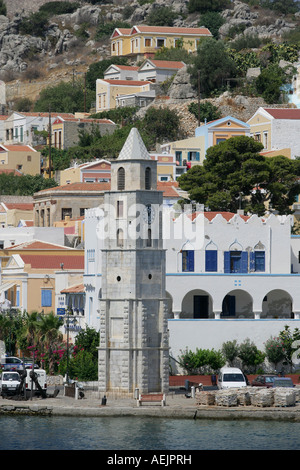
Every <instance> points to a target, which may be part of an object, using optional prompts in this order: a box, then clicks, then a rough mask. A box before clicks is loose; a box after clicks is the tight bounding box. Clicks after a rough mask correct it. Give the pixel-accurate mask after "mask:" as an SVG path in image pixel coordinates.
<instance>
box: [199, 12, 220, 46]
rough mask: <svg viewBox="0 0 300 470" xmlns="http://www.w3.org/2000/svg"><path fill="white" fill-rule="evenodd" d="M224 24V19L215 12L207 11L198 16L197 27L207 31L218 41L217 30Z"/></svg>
mask: <svg viewBox="0 0 300 470" xmlns="http://www.w3.org/2000/svg"><path fill="white" fill-rule="evenodd" d="M224 23H225V19H224V18H223V17H222V16H221V15H220V13H219V12H217V11H207V12H206V13H203V14H202V15H201V16H200V21H199V22H198V26H205V27H206V28H208V29H209V31H210V32H211V34H212V35H213V37H214V38H215V39H219V29H220V28H221V26H222V25H223V24H224Z"/></svg>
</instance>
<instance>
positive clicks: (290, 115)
mask: <svg viewBox="0 0 300 470" xmlns="http://www.w3.org/2000/svg"><path fill="white" fill-rule="evenodd" d="M263 109H264V110H265V111H267V113H269V114H271V116H273V117H274V118H275V119H300V109H298V108H263Z"/></svg>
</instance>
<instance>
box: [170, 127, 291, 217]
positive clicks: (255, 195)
mask: <svg viewBox="0 0 300 470" xmlns="http://www.w3.org/2000/svg"><path fill="white" fill-rule="evenodd" d="M262 149H263V146H262V144H261V143H259V142H256V141H254V139H252V138H251V137H246V136H240V137H232V138H230V139H228V140H226V141H224V142H221V143H219V144H217V145H215V146H213V147H210V148H209V149H208V150H207V152H206V158H205V160H204V163H203V166H201V165H195V166H194V167H192V168H191V169H190V170H189V171H188V172H187V173H185V174H184V175H182V176H181V177H180V178H179V184H180V187H181V188H182V189H184V190H186V191H187V192H188V193H189V196H190V199H192V200H194V201H196V202H199V203H201V204H204V205H205V206H207V207H209V208H210V210H213V211H231V212H236V211H237V209H239V208H240V207H241V208H243V209H245V210H246V211H247V212H248V211H249V212H252V213H255V214H258V215H259V216H261V215H264V214H265V211H266V203H271V204H272V207H273V209H274V210H278V211H279V213H280V214H289V213H290V212H291V210H290V206H291V204H292V202H293V200H294V198H295V195H296V194H299V192H300V186H299V182H298V179H299V178H298V175H299V161H297V160H290V159H288V158H286V157H283V156H278V157H273V158H270V157H265V156H263V155H261V154H260V153H259V152H260V151H261V150H262Z"/></svg>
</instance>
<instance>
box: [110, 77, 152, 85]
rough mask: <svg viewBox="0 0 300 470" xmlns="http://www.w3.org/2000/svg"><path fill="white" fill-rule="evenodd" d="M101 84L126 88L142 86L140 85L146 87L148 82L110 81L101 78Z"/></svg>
mask: <svg viewBox="0 0 300 470" xmlns="http://www.w3.org/2000/svg"><path fill="white" fill-rule="evenodd" d="M101 80H102V81H103V82H106V83H109V84H110V85H118V86H120V85H121V86H122V85H126V86H142V85H147V84H148V83H151V82H148V81H146V80H145V81H142V80H110V79H107V78H105V79H104V78H102V79H101Z"/></svg>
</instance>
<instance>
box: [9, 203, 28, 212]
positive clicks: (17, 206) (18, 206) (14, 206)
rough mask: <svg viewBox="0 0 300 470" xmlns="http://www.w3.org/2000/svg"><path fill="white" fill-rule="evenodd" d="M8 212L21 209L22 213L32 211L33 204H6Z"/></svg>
mask: <svg viewBox="0 0 300 470" xmlns="http://www.w3.org/2000/svg"><path fill="white" fill-rule="evenodd" d="M3 204H5V206H6V207H7V209H8V210H12V209H20V210H21V211H32V210H33V203H26V202H25V203H19V202H7V203H6V202H4V203H3Z"/></svg>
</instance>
